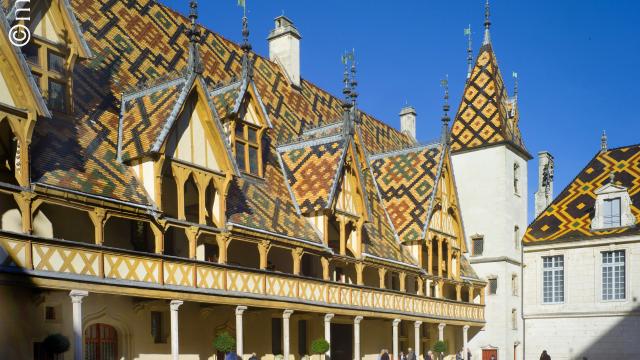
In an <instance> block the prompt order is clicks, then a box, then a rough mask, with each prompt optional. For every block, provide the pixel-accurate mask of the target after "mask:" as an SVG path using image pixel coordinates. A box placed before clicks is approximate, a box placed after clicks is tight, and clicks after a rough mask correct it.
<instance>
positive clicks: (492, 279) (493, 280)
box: [487, 276, 498, 295]
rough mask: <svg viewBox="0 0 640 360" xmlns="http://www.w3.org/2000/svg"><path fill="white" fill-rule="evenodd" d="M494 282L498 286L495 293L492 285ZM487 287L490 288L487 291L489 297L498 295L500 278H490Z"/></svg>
mask: <svg viewBox="0 0 640 360" xmlns="http://www.w3.org/2000/svg"><path fill="white" fill-rule="evenodd" d="M492 282H494V283H495V284H496V286H495V292H492V289H491V283H492ZM487 287H488V291H487V294H488V295H498V277H497V276H492V277H490V278H488V279H487Z"/></svg>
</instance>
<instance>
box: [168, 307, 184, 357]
mask: <svg viewBox="0 0 640 360" xmlns="http://www.w3.org/2000/svg"><path fill="white" fill-rule="evenodd" d="M182 304H183V301H181V300H171V303H170V304H169V308H170V309H171V360H179V358H180V350H179V348H180V345H179V341H178V337H179V334H178V308H179V307H180V305H182Z"/></svg>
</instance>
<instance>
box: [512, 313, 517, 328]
mask: <svg viewBox="0 0 640 360" xmlns="http://www.w3.org/2000/svg"><path fill="white" fill-rule="evenodd" d="M511 328H512V329H513V330H518V311H517V310H516V309H511Z"/></svg>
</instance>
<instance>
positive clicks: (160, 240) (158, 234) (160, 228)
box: [151, 221, 166, 254]
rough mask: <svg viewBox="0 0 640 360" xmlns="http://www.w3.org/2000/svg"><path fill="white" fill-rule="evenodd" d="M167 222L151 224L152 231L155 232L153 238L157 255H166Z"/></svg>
mask: <svg viewBox="0 0 640 360" xmlns="http://www.w3.org/2000/svg"><path fill="white" fill-rule="evenodd" d="M165 225H166V222H164V221H162V222H160V223H151V231H152V232H153V238H154V240H155V253H156V254H162V253H164V231H165Z"/></svg>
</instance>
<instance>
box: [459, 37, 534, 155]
mask: <svg viewBox="0 0 640 360" xmlns="http://www.w3.org/2000/svg"><path fill="white" fill-rule="evenodd" d="M511 106H512V105H511ZM509 107H510V105H509V96H508V94H507V90H506V88H505V85H504V81H503V79H502V75H501V73H500V69H499V68H498V61H497V59H496V55H495V53H494V51H493V46H492V44H491V42H485V43H484V44H483V45H482V47H481V48H480V52H479V54H478V57H477V58H476V62H475V65H474V67H473V70H472V72H471V77H470V78H469V81H468V82H467V84H466V85H465V88H464V93H463V96H462V100H461V102H460V107H459V108H458V112H457V114H456V116H455V118H454V122H453V126H452V128H451V150H452V151H454V152H457V151H463V150H471V149H476V148H480V147H484V146H490V145H495V144H500V143H507V144H510V145H512V146H514V147H515V148H516V150H519V151H521V152H522V153H523V154H524V155H525V156H526V157H528V158H531V155H529V153H528V152H527V150H526V147H525V146H524V142H523V141H522V136H521V134H520V128H519V126H518V116H514V114H515V113H517V112H514V111H509Z"/></svg>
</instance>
